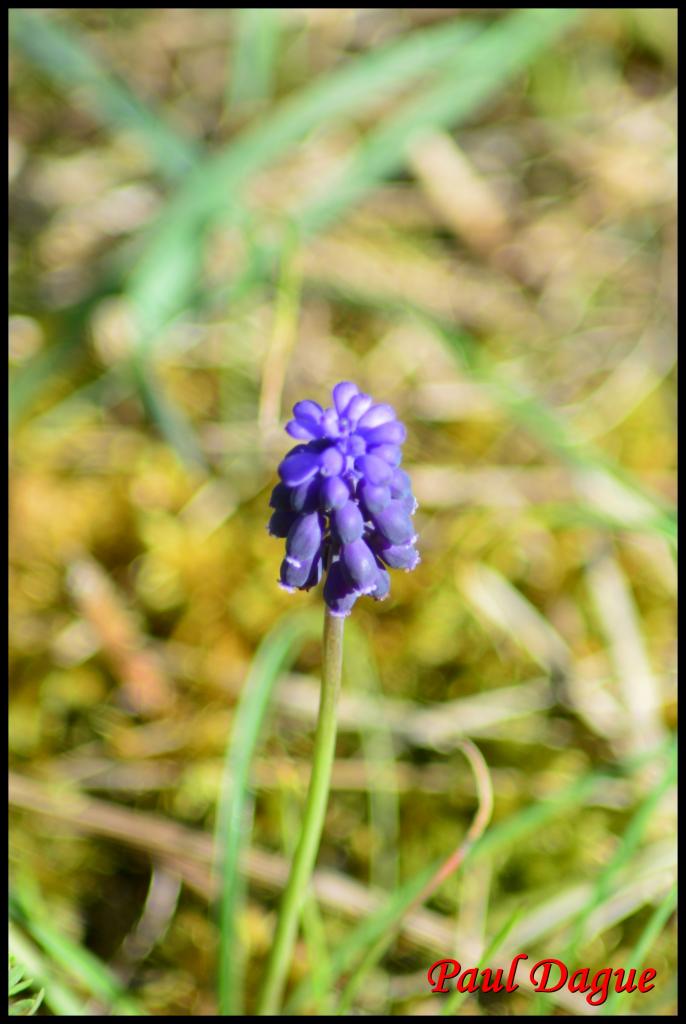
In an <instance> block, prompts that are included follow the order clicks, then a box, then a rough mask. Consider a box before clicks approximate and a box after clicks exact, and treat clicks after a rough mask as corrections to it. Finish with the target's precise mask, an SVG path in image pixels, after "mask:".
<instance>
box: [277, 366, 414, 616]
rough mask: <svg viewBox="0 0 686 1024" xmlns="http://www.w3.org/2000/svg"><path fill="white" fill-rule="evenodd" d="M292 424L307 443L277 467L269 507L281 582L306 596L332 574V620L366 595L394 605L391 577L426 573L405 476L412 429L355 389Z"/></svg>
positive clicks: (297, 409) (327, 586)
mask: <svg viewBox="0 0 686 1024" xmlns="http://www.w3.org/2000/svg"><path fill="white" fill-rule="evenodd" d="M293 417H294V418H293V419H292V420H290V421H289V422H288V423H287V424H286V430H287V432H288V433H289V434H290V435H291V437H293V438H295V440H296V441H298V442H300V443H299V444H297V445H296V446H295V448H292V449H291V451H290V452H289V453H288V455H286V457H285V458H284V459H283V461H282V462H281V464H280V465H279V476H280V477H281V482H280V483H278V484H277V485H276V487H275V488H274V490H273V491H272V496H271V500H270V505H271V507H272V509H273V512H272V517H271V519H270V521H269V532H270V533H271V534H272V536H274V537H284V538H285V539H286V556H285V558H284V560H283V562H282V563H281V574H280V579H279V582H280V584H281V586H282V587H284V588H285V589H286V590H309V589H310V588H311V587H314V586H316V585H317V583H319V580H320V579H321V577H322V574H323V573H324V572H325V573H326V581H325V583H324V600H325V601H326V603H327V605H328V606H329V609H330V610H331V613H332V614H333V615H340V616H344V615H349V614H350V610H351V608H352V606H353V605H354V604H355V601H356V600H357V599H358V597H360V596H361V595H362V594H369V595H371V596H372V597H373V598H374V599H375V600H377V601H382V600H383V599H384V598H385V597H387V596H388V593H389V590H390V576H389V574H388V571H387V567H389V568H392V569H404V570H405V571H406V572H409V571H410V570H412V569H414V568H415V567H416V566H417V565H418V564H419V554H418V552H417V550H416V548H415V546H414V544H415V541H416V540H417V535H416V533H415V530H414V524H413V521H412V516H413V515H414V513H415V511H416V509H417V502H416V500H415V498H414V495H413V493H412V484H411V482H410V478H409V477H408V475H407V473H405V472H404V470H402V469H400V463H401V461H402V452H401V445H402V443H403V441H404V440H405V433H406V432H405V427H404V426H403V424H402V423H401V422H400V420H398V419H397V418H396V415H395V412H394V411H393V409H392V408H391V406H390V405H385V404H377V403H375V402H373V400H372V399H371V398H370V397H369V395H365V394H363V393H362V392H361V391H360V390H359V388H358V387H357V386H356V385H355V384H351V383H350V382H349V381H342V382H341V383H340V384H336V386H335V388H334V389H333V405H332V406H331V408H329V409H322V407H321V406H320V405H319V404H318V403H317V402H313V401H310V400H306V401H304V402H296V404H295V405H294V406H293Z"/></svg>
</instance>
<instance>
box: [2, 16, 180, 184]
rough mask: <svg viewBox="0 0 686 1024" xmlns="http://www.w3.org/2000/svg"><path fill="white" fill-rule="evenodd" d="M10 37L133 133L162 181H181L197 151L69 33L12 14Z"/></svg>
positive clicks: (49, 21)
mask: <svg viewBox="0 0 686 1024" xmlns="http://www.w3.org/2000/svg"><path fill="white" fill-rule="evenodd" d="M9 25H10V39H11V42H12V44H13V45H14V46H16V47H18V48H19V49H20V50H21V51H22V53H23V54H24V55H25V56H26V57H27V58H28V59H29V60H30V61H31V62H32V63H34V64H35V65H36V66H37V67H38V68H39V70H40V71H41V72H43V73H47V74H49V75H50V77H51V78H53V79H55V81H57V82H59V83H60V84H63V85H66V86H68V87H78V88H86V89H88V91H89V96H90V97H92V102H93V105H94V106H95V108H96V112H97V113H99V114H100V116H101V118H102V119H103V120H104V121H105V122H106V123H108V124H111V125H112V126H113V127H115V128H123V129H125V130H126V131H131V130H133V131H135V132H136V134H137V135H138V137H139V138H140V139H141V140H142V141H143V143H144V144H145V146H146V147H147V149H148V150H149V152H150V154H151V156H152V157H153V159H154V160H155V163H156V165H157V169H158V171H159V172H160V173H161V174H163V175H164V177H167V178H171V179H179V178H182V177H183V176H184V175H185V174H186V173H187V172H188V171H189V170H190V168H191V167H192V166H193V164H194V163H195V161H196V159H197V158H198V156H199V154H200V149H199V147H197V146H196V145H195V144H194V143H192V142H189V141H188V140H187V139H184V138H183V137H182V136H181V135H179V134H178V133H177V132H176V131H174V129H173V128H171V127H170V126H169V125H168V124H166V123H165V122H164V121H163V120H162V118H161V117H160V116H159V115H158V114H156V113H155V112H154V111H153V110H151V109H150V108H149V107H147V106H146V105H145V104H144V103H143V102H142V100H141V99H140V98H139V97H138V96H136V95H135V94H134V93H132V92H131V90H130V89H129V88H128V87H127V86H126V85H125V84H124V82H122V81H121V80H119V79H118V78H117V77H116V76H115V75H114V74H112V73H111V72H109V71H108V70H106V68H105V67H103V65H102V64H101V62H100V60H99V59H98V58H97V57H96V56H95V55H94V54H92V53H91V52H90V50H89V49H88V47H87V46H86V44H85V42H84V41H83V40H81V39H80V38H79V36H78V34H77V33H76V31H75V30H74V29H73V28H72V29H69V30H67V29H65V28H64V27H63V26H62V25H60V24H59V23H58V22H57V21H56V20H55V19H54V18H52V17H46V16H45V14H42V13H41V12H39V11H36V10H26V9H22V8H19V7H14V8H12V9H11V10H10V22H9Z"/></svg>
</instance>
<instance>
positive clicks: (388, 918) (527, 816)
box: [287, 774, 603, 1012]
mask: <svg viewBox="0 0 686 1024" xmlns="http://www.w3.org/2000/svg"><path fill="white" fill-rule="evenodd" d="M602 779H603V776H601V775H596V774H589V775H586V776H584V777H583V778H582V779H579V780H578V781H577V782H575V783H573V784H572V785H571V786H569V787H568V788H566V789H564V790H562V791H561V792H560V793H557V794H555V795H554V796H553V797H550V798H549V799H547V800H544V801H541V802H539V803H536V804H532V805H531V806H530V807H526V808H524V809H523V810H522V811H520V812H519V814H516V815H514V816H513V817H511V818H508V819H507V821H504V822H502V824H500V825H496V826H493V827H492V828H491V829H490V830H489V831H488V832H486V833H485V835H484V836H482V838H481V839H480V840H479V841H478V842H477V843H475V845H474V847H473V848H472V850H471V851H470V853H469V854H468V855H467V856H466V857H465V860H464V861H463V864H462V868H461V870H464V868H465V866H466V865H468V864H469V863H471V862H472V861H473V860H475V859H480V858H481V857H483V856H486V855H490V854H493V853H495V852H497V851H499V850H503V849H506V848H507V847H508V846H510V845H511V844H512V843H513V842H516V841H518V840H520V839H522V838H524V837H525V836H527V835H530V834H531V833H532V832H535V831H536V830H537V829H539V828H541V827H542V826H543V825H545V823H546V822H547V821H550V820H551V819H553V818H555V817H556V816H557V815H558V814H561V813H562V812H563V811H565V810H569V809H570V808H571V807H574V806H575V805H578V804H579V803H581V802H582V801H583V800H584V799H585V797H586V796H588V794H589V793H590V792H591V791H592V790H593V788H594V787H595V786H597V785H598V783H599V781H601V780H602ZM443 859H444V858H440V859H437V860H436V861H435V862H433V863H431V864H430V865H428V866H427V867H426V868H424V870H423V871H421V872H419V873H418V874H417V875H415V876H414V877H413V878H411V879H410V880H409V881H407V882H405V883H404V884H403V885H402V886H400V888H398V889H397V890H396V892H395V893H394V894H393V895H392V896H391V898H390V899H389V900H388V901H387V902H386V903H384V904H383V906H382V907H380V908H379V910H377V911H375V912H374V913H373V914H370V916H369V917H368V918H366V919H365V920H364V921H362V922H361V923H360V924H359V925H357V926H356V927H355V928H354V929H353V931H352V932H351V933H350V935H349V936H348V937H347V938H346V939H345V940H344V941H343V942H342V943H341V944H340V945H339V946H338V948H337V949H336V951H335V952H334V955H333V958H332V960H333V971H334V977H335V979H338V978H340V977H341V975H343V974H347V973H349V972H350V971H351V970H352V969H353V968H354V966H355V964H356V963H357V962H358V960H360V959H362V958H364V957H365V956H366V955H367V952H368V950H369V949H370V947H372V946H373V945H374V944H375V943H378V941H379V939H381V938H384V937H385V936H387V935H388V933H390V932H391V931H396V930H397V928H398V927H399V925H400V923H401V921H402V918H403V915H404V913H405V911H406V910H407V908H408V907H410V906H411V904H412V902H413V900H414V899H416V897H417V896H418V895H419V893H420V892H421V891H422V889H423V888H424V886H425V885H426V883H427V882H428V880H429V879H430V878H431V877H432V876H433V875H434V874H435V872H436V870H437V869H438V867H439V866H440V865H441V864H442V863H443ZM385 948H386V946H385V945H384V949H385ZM382 952H383V951H382ZM373 966H374V964H373V963H372V962H371V961H370V962H368V963H367V964H366V968H367V969H370V968H371V967H373ZM308 990H309V984H308V982H307V980H305V981H304V982H302V983H301V985H300V986H299V987H298V989H296V991H295V992H294V994H293V996H292V998H291V1002H290V1003H289V1004H288V1006H287V1009H288V1011H289V1012H293V1011H294V1010H295V1009H297V1008H298V1007H299V1006H300V1005H301V1003H302V1001H303V1000H304V999H305V998H306V997H307V993H308Z"/></svg>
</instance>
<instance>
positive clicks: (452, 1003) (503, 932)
mask: <svg viewBox="0 0 686 1024" xmlns="http://www.w3.org/2000/svg"><path fill="white" fill-rule="evenodd" d="M522 914H523V910H522V908H521V907H517V909H516V910H515V911H514V912H513V913H512V914H510V916H509V917H508V918H507V920H506V921H505V923H504V924H503V926H502V927H501V928H499V929H498V931H497V932H496V933H495V935H494V936H493V938H492V939H491V941H490V942H489V944H488V945H487V947H486V949H485V950H484V952H483V953H482V955H481V957H480V961H481V963H483V964H490V962H491V960H493V959H494V957H496V956H497V954H498V953H499V952H500V950H501V948H502V947H503V946H504V945H505V943H506V941H507V938H508V936H509V934H510V932H511V931H512V929H513V928H514V926H515V925H516V924H517V923H518V922H519V921H520V920H521V918H522ZM471 994H472V993H470V992H459V991H458V990H457V989H456V990H455V991H454V992H451V994H450V995H449V996H448V997H447V999H445V1000H444V1002H443V1006H442V1007H441V1014H442V1015H443V1016H444V1017H446V1016H448V1015H451V1014H452V1015H454V1014H456V1013H457V1011H458V1010H459V1009H460V1008H461V1007H462V1005H463V1003H465V1002H466V1000H467V999H469V996H470V995H471Z"/></svg>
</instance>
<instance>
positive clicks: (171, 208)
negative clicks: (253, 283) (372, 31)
mask: <svg viewBox="0 0 686 1024" xmlns="http://www.w3.org/2000/svg"><path fill="white" fill-rule="evenodd" d="M479 28H480V26H479V25H477V24H476V23H475V22H463V21H459V22H455V21H451V22H449V23H448V24H447V25H440V26H438V27H435V26H434V27H432V28H430V29H424V30H422V31H419V32H414V33H412V34H411V35H410V36H408V37H406V38H404V39H401V40H400V41H398V42H393V43H390V44H388V45H387V46H384V47H379V48H377V49H375V50H373V51H372V52H370V53H365V54H364V55H362V56H360V57H358V58H357V59H356V60H351V61H349V62H347V63H346V64H344V65H343V67H342V68H340V69H338V70H335V71H333V72H331V73H330V74H329V75H327V76H326V77H324V78H322V77H319V78H317V79H316V80H315V81H313V82H312V84H311V85H309V86H307V87H306V88H304V89H303V90H301V91H300V92H299V93H297V94H296V95H295V96H292V97H289V98H288V99H286V100H285V101H284V102H283V103H282V104H281V105H280V106H279V107H278V108H277V109H276V110H275V111H274V113H272V114H271V115H269V116H268V117H265V118H263V119H261V120H260V122H259V123H258V124H256V125H255V126H254V127H251V128H248V129H247V130H245V131H244V132H243V133H242V134H241V135H240V136H238V137H237V138H234V139H233V140H232V141H231V144H230V145H229V146H228V147H226V148H225V149H223V150H221V151H220V152H219V153H217V154H215V155H213V156H211V157H209V158H208V159H206V160H205V161H203V162H202V163H200V164H199V165H197V166H196V167H195V168H194V170H193V171H192V172H191V173H190V174H189V175H188V178H187V180H186V182H185V183H184V185H183V186H182V187H181V188H180V189H179V191H178V192H177V194H176V195H175V196H174V197H173V198H172V199H171V201H170V202H169V203H168V204H167V206H166V207H165V210H164V213H163V215H162V216H161V217H160V218H159V219H158V221H157V222H156V225H155V226H154V228H153V229H152V230H151V232H150V235H149V238H148V242H147V245H146V247H145V250H144V252H143V253H142V255H141V258H140V260H139V262H138V264H137V266H136V267H135V268H134V270H133V272H132V275H131V278H130V281H129V285H128V289H127V291H128V294H129V296H130V298H131V299H132V302H133V305H134V308H135V309H136V310H137V316H138V322H139V326H140V330H141V340H140V343H139V344H140V346H141V347H143V348H144V349H147V348H149V347H150V346H151V345H152V344H154V342H155V340H156V338H157V335H158V334H159V332H160V330H161V328H162V327H163V326H164V325H165V324H166V323H167V322H168V321H169V320H170V319H171V318H172V317H173V316H174V315H176V314H177V313H178V312H179V311H180V310H181V309H183V308H184V306H185V305H186V304H187V303H188V301H189V299H190V297H191V294H192V289H193V286H194V282H195V277H196V275H197V272H198V268H199V256H198V250H197V246H198V243H199V241H200V240H201V239H202V238H203V236H204V235H205V233H206V231H207V230H208V228H209V226H210V225H211V224H216V222H217V220H218V219H220V218H221V220H222V221H225V220H227V219H228V218H233V219H236V218H237V219H238V221H239V222H241V221H242V220H244V219H245V218H246V217H249V214H248V211H247V210H246V209H244V205H243V190H244V188H245V186H246V185H247V184H248V182H249V181H250V179H251V178H252V177H253V175H255V174H256V173H257V172H258V171H260V170H262V169H263V168H264V167H266V166H268V165H269V164H271V163H273V162H274V161H275V160H277V159H279V158H280V157H282V156H284V155H285V154H286V153H287V152H288V151H289V150H290V149H291V148H292V147H293V146H295V145H296V144H297V143H298V142H300V141H301V140H302V139H303V138H304V137H305V136H306V135H307V133H308V132H311V131H313V130H314V129H316V128H317V127H319V126H320V125H325V124H327V123H328V122H329V121H331V120H332V119H334V118H345V117H353V116H356V115H359V114H360V113H361V112H363V111H365V110H367V109H369V107H370V106H372V105H375V104H378V103H379V102H380V101H381V100H382V99H384V98H386V97H388V96H390V95H392V94H393V93H394V92H396V91H398V90H399V89H401V88H409V87H410V85H411V84H412V82H413V81H415V80H417V79H418V78H419V77H420V76H422V75H424V74H427V73H429V72H432V71H435V69H436V68H437V67H438V68H440V67H441V66H442V65H444V64H445V63H446V62H447V61H453V60H454V58H455V54H456V53H457V52H458V49H459V48H460V47H462V46H464V44H465V43H467V41H468V40H470V39H471V38H473V37H474V35H475V33H476V32H477V31H478V29H479ZM184 254H189V256H188V258H186V257H185V255H184Z"/></svg>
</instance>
